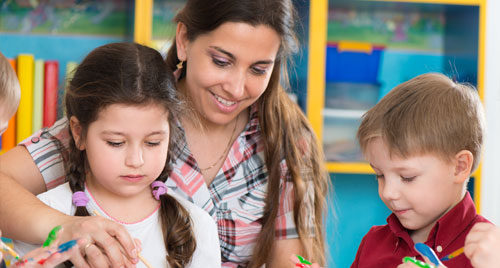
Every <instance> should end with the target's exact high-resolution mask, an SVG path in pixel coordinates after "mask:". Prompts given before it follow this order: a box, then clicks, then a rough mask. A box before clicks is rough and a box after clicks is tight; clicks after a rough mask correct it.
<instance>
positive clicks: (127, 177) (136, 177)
mask: <svg viewBox="0 0 500 268" xmlns="http://www.w3.org/2000/svg"><path fill="white" fill-rule="evenodd" d="M121 177H122V178H123V179H124V180H126V181H130V182H138V181H140V180H142V179H143V178H144V176H143V175H124V176H121Z"/></svg>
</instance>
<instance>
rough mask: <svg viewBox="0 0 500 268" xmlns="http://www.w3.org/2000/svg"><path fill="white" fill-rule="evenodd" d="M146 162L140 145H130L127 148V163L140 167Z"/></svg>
mask: <svg viewBox="0 0 500 268" xmlns="http://www.w3.org/2000/svg"><path fill="white" fill-rule="evenodd" d="M143 164H144V158H143V155H142V149H141V147H140V146H130V147H129V148H128V150H127V156H126V158H125V165H127V166H129V167H134V168H137V167H140V166H142V165H143Z"/></svg>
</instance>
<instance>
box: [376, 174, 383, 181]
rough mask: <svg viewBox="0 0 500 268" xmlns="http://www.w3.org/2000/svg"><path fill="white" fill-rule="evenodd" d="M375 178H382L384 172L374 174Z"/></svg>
mask: <svg viewBox="0 0 500 268" xmlns="http://www.w3.org/2000/svg"><path fill="white" fill-rule="evenodd" d="M375 178H376V179H377V180H379V179H383V178H384V174H375Z"/></svg>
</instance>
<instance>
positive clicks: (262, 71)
mask: <svg viewBox="0 0 500 268" xmlns="http://www.w3.org/2000/svg"><path fill="white" fill-rule="evenodd" d="M252 72H253V73H254V74H256V75H263V74H265V73H266V72H267V69H262V68H259V67H252Z"/></svg>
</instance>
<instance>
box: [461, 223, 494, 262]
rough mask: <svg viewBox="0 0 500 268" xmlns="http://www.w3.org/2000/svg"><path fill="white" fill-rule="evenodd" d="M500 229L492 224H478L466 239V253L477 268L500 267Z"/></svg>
mask: <svg viewBox="0 0 500 268" xmlns="http://www.w3.org/2000/svg"><path fill="white" fill-rule="evenodd" d="M499 252H500V228H499V227H496V226H494V225H493V224H490V223H485V222H480V223H476V224H475V225H474V226H473V227H472V229H471V230H470V232H469V234H468V235H467V237H466V238H465V246H464V253H465V256H467V258H469V260H470V262H471V264H472V266H474V267H475V268H490V267H498V266H499V265H500V254H498V253H499Z"/></svg>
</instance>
